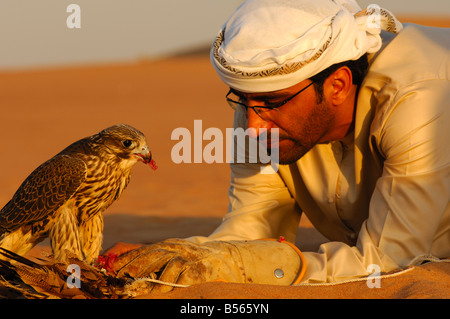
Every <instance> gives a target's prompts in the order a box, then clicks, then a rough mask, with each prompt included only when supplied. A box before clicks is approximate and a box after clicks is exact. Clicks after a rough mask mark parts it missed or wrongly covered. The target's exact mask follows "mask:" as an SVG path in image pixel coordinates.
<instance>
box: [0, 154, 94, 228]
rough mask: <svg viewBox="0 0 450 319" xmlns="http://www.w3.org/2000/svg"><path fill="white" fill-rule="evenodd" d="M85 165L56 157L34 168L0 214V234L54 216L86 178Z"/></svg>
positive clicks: (77, 161)
mask: <svg viewBox="0 0 450 319" xmlns="http://www.w3.org/2000/svg"><path fill="white" fill-rule="evenodd" d="M86 170H87V168H86V164H85V163H84V162H83V161H82V160H81V159H77V158H73V157H69V156H67V155H57V156H55V157H53V158H51V159H50V160H48V161H47V162H45V163H43V164H42V165H41V166H39V167H38V168H36V169H35V170H34V171H33V172H32V173H31V174H30V175H29V176H28V177H27V179H26V180H25V181H24V182H23V183H22V185H20V187H19V189H18V190H17V191H16V193H15V194H14V196H13V198H12V199H11V200H10V201H9V202H8V203H7V204H6V205H5V207H3V208H2V210H1V211H0V233H2V230H3V231H5V230H6V231H13V230H15V229H17V228H19V227H21V226H22V225H25V224H28V223H32V222H34V221H39V220H42V219H44V218H45V217H47V216H48V215H50V214H53V213H54V212H56V211H57V210H58V208H59V207H61V206H62V205H64V203H65V202H66V201H67V200H68V199H69V198H70V197H71V196H72V195H73V194H74V193H75V192H76V190H77V189H78V187H79V186H80V185H81V183H82V182H83V181H84V180H85V178H86Z"/></svg>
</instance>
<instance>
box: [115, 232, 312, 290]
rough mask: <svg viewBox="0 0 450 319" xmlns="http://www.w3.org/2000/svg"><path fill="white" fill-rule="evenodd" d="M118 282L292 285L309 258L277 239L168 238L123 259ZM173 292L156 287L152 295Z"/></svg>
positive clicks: (139, 249)
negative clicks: (145, 279) (152, 280)
mask: <svg viewBox="0 0 450 319" xmlns="http://www.w3.org/2000/svg"><path fill="white" fill-rule="evenodd" d="M114 269H115V271H116V274H117V276H118V277H124V276H132V277H133V278H142V277H149V276H150V277H153V278H154V277H155V275H156V277H157V279H158V280H160V281H162V282H166V283H174V284H182V285H192V284H197V283H202V282H209V281H227V282H235V283H258V284H272V285H291V284H294V283H297V282H299V281H300V279H301V277H302V276H303V274H304V272H305V264H304V258H303V255H302V254H301V252H300V251H299V250H298V248H296V247H295V246H294V245H293V244H291V243H288V242H279V241H276V240H270V239H269V240H252V241H211V242H206V243H203V244H196V243H192V242H189V241H187V240H182V239H169V240H165V241H163V242H161V243H157V244H153V245H148V246H143V247H140V248H137V249H135V250H132V251H130V252H128V253H126V254H124V255H121V256H119V257H118V259H117V261H116V262H115V263H114ZM172 289H173V287H171V286H169V285H155V286H154V288H153V291H159V292H167V291H170V290H172Z"/></svg>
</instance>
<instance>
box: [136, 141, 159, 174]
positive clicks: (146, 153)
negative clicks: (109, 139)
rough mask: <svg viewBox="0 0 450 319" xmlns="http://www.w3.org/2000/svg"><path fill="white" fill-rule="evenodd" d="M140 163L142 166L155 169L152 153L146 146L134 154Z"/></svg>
mask: <svg viewBox="0 0 450 319" xmlns="http://www.w3.org/2000/svg"><path fill="white" fill-rule="evenodd" d="M134 155H136V156H137V157H138V158H139V160H140V161H142V162H143V163H144V164H149V165H150V167H151V168H153V169H157V168H158V167H157V166H156V163H155V161H154V160H153V159H152V152H150V149H149V148H148V146H144V147H142V148H141V150H140V151H139V152H136V153H134Z"/></svg>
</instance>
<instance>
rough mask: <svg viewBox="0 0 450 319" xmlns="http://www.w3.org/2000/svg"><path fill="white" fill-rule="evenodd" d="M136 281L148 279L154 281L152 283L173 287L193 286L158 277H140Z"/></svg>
mask: <svg viewBox="0 0 450 319" xmlns="http://www.w3.org/2000/svg"><path fill="white" fill-rule="evenodd" d="M135 281H148V282H152V283H155V284H161V285H166V286H172V287H176V288H188V287H190V286H191V285H181V284H175V283H173V282H166V281H161V280H158V279H152V278H148V277H143V278H138V279H136V280H135Z"/></svg>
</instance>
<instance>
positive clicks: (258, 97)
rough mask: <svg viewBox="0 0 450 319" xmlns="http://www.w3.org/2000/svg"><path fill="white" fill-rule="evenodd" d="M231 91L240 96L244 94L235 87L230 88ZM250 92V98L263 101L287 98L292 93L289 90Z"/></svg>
mask: <svg viewBox="0 0 450 319" xmlns="http://www.w3.org/2000/svg"><path fill="white" fill-rule="evenodd" d="M231 92H232V93H233V94H234V95H236V96H238V97H240V98H242V97H244V96H245V93H242V92H239V91H236V90H235V89H231ZM249 94H251V98H252V100H256V101H264V100H270V99H277V98H287V97H289V96H290V95H292V93H290V92H286V91H285V92H264V93H249Z"/></svg>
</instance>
